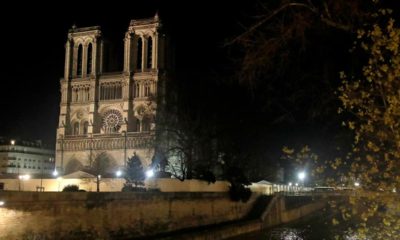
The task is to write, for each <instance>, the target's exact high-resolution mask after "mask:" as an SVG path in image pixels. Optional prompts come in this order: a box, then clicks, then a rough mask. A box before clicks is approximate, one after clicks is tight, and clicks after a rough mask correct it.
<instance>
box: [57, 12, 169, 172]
mask: <svg viewBox="0 0 400 240" xmlns="http://www.w3.org/2000/svg"><path fill="white" fill-rule="evenodd" d="M160 27H161V22H160V19H159V17H158V15H157V14H156V15H155V16H154V17H153V18H148V19H140V20H132V21H131V22H130V25H129V27H128V30H127V31H126V33H125V38H124V56H123V70H122V71H119V72H107V71H106V70H107V69H106V57H107V53H108V51H107V49H106V46H107V41H106V40H105V39H103V37H102V31H101V28H100V27H99V26H94V27H85V28H77V27H76V26H73V27H72V29H70V30H69V33H68V39H67V43H66V50H65V51H66V52H65V53H66V54H65V73H64V78H62V79H61V81H60V83H61V104H60V116H59V126H58V129H57V144H56V165H57V169H58V170H59V171H63V172H64V173H70V172H74V171H77V170H80V169H83V168H87V167H90V166H93V164H94V163H95V162H96V161H98V160H99V159H103V160H104V159H108V161H109V162H110V163H111V165H113V166H115V167H121V166H124V165H126V162H127V159H128V158H129V157H131V156H133V155H136V156H138V157H139V158H140V159H141V161H142V163H143V165H144V166H146V165H149V164H150V163H151V159H152V157H153V155H154V142H155V129H156V124H155V117H156V110H157V105H159V104H158V103H159V101H158V100H157V99H159V95H160V93H161V92H162V91H163V89H164V88H163V84H164V82H165V81H166V78H167V77H166V76H167V74H166V70H167V69H168V66H167V64H166V63H167V61H166V56H167V53H166V51H167V47H166V46H167V39H166V37H165V35H164V34H162V33H161V30H160V29H161V28H160Z"/></svg>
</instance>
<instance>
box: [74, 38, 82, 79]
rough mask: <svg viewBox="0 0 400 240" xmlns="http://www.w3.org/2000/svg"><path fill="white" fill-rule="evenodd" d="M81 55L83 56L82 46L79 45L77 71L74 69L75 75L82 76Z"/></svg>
mask: <svg viewBox="0 0 400 240" xmlns="http://www.w3.org/2000/svg"><path fill="white" fill-rule="evenodd" d="M82 54H83V47H82V44H79V47H78V64H77V69H76V75H78V76H82V60H83V58H82Z"/></svg>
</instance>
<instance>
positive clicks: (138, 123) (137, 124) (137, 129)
mask: <svg viewBox="0 0 400 240" xmlns="http://www.w3.org/2000/svg"><path fill="white" fill-rule="evenodd" d="M136 132H140V120H139V119H136Z"/></svg>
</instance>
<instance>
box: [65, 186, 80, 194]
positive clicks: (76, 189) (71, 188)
mask: <svg viewBox="0 0 400 240" xmlns="http://www.w3.org/2000/svg"><path fill="white" fill-rule="evenodd" d="M62 191H63V192H79V186H78V185H67V186H65V187H64V188H63V190H62Z"/></svg>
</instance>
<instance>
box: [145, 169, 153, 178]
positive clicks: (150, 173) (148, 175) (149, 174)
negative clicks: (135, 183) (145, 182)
mask: <svg viewBox="0 0 400 240" xmlns="http://www.w3.org/2000/svg"><path fill="white" fill-rule="evenodd" d="M153 176H154V171H153V169H149V170H147V171H146V177H148V178H151V177H153Z"/></svg>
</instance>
